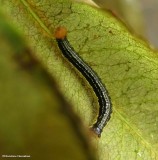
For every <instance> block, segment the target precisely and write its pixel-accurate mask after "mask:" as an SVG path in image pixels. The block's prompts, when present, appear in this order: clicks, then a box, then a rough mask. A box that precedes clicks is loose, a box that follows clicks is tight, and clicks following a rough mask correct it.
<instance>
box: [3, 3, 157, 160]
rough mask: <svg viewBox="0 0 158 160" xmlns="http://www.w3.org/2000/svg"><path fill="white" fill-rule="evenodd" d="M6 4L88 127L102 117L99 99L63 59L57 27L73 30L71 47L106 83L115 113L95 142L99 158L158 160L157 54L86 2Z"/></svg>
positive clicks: (7, 11)
mask: <svg viewBox="0 0 158 160" xmlns="http://www.w3.org/2000/svg"><path fill="white" fill-rule="evenodd" d="M2 6H3V8H5V10H6V13H7V15H8V17H10V18H11V19H12V21H13V23H14V24H16V26H18V28H19V29H20V30H21V31H22V32H23V33H24V34H25V37H26V40H27V41H28V43H29V45H30V47H31V48H32V50H33V51H34V53H35V56H36V57H37V58H38V59H39V60H40V61H41V62H42V63H43V64H44V65H45V66H46V67H47V69H48V71H49V72H50V73H51V74H52V76H53V77H54V78H55V79H56V80H57V81H58V87H59V89H60V90H61V92H62V93H63V94H64V96H65V97H66V99H67V100H68V101H70V103H71V104H72V105H73V107H74V110H75V111H76V112H77V114H78V115H80V117H81V119H82V120H83V122H84V123H85V125H87V126H89V125H92V124H93V122H94V121H95V118H96V115H97V113H98V112H97V110H98V109H97V108H98V107H99V106H98V104H97V99H96V97H95V95H94V93H93V91H92V89H91V87H90V86H89V85H88V83H87V82H86V80H85V79H84V78H83V77H82V76H81V74H80V73H79V72H78V71H77V70H76V69H75V68H74V67H73V66H72V65H71V64H70V63H69V62H68V61H67V60H66V59H65V58H63V56H62V55H61V52H60V51H59V49H58V47H57V44H56V42H55V39H54V37H53V33H54V31H55V29H56V28H57V27H58V26H65V27H66V28H67V29H68V39H69V41H70V44H71V45H72V46H73V47H74V49H75V50H76V51H77V52H78V53H79V55H80V56H81V57H82V58H83V59H84V60H85V62H87V63H88V64H89V65H90V66H91V67H92V68H93V69H94V70H95V72H96V73H97V74H98V76H99V77H100V79H101V80H102V82H103V83H104V84H105V86H106V88H107V90H108V92H109V95H110V97H111V100H112V104H113V113H112V118H111V119H110V121H109V123H108V125H107V126H106V127H105V129H104V131H103V133H102V137H101V138H100V139H97V138H96V139H95V138H92V141H93V143H94V146H95V147H96V149H97V151H98V157H99V159H100V160H105V159H123V160H124V159H134V160H137V159H147V160H150V159H158V154H157V149H158V144H157V143H158V136H157V133H158V118H157V116H158V96H157V95H158V87H157V84H158V57H157V52H155V51H153V50H151V49H150V48H149V46H148V45H147V44H146V43H145V42H143V41H142V40H140V39H138V38H136V37H135V36H133V35H132V34H131V33H130V32H129V31H128V30H127V29H126V27H124V26H123V25H122V24H121V23H120V22H119V21H118V20H117V19H115V18H114V17H113V16H112V15H110V14H109V13H103V12H101V11H99V10H96V9H95V8H92V7H89V6H87V5H84V4H78V3H74V2H71V1H68V0H51V1H35V0H32V1H25V0H21V1H18V2H17V1H16V2H15V1H8V2H7V1H6V2H3V3H2Z"/></svg>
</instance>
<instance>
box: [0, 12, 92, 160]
mask: <svg viewBox="0 0 158 160" xmlns="http://www.w3.org/2000/svg"><path fill="white" fill-rule="evenodd" d="M34 54H35V53H34V52H32V51H31V49H30V48H29V47H28V46H27V45H26V43H25V41H24V39H23V38H22V36H21V35H20V34H19V33H18V32H17V31H16V29H15V28H14V27H11V25H10V24H9V22H8V21H7V20H6V19H4V15H3V14H2V13H1V11H0V73H1V75H0V146H1V147H0V155H1V157H2V158H7V157H14V158H15V157H17V159H19V158H20V157H23V158H24V157H29V158H30V157H31V159H32V158H33V159H39V160H40V159H41V160H42V159H48V160H49V159H50V160H51V159H61V160H62V159H66V160H69V159H78V160H83V159H85V160H87V159H90V160H91V159H95V158H94V155H93V154H92V150H91V148H90V145H89V142H88V140H87V138H86V136H85V132H83V130H84V128H83V126H82V123H81V122H80V121H79V119H78V118H77V116H76V115H75V114H74V113H73V111H72V110H71V106H70V105H69V104H68V103H67V101H65V99H64V98H63V96H62V95H61V93H60V92H59V90H58V88H57V84H56V82H55V81H54V79H53V78H52V77H51V76H50V74H49V73H48V72H47V70H46V69H45V68H44V67H43V66H42V64H40V63H39V62H38V60H37V59H36V58H35V57H34ZM76 123H78V124H79V125H76ZM61 152H62V154H61Z"/></svg>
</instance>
